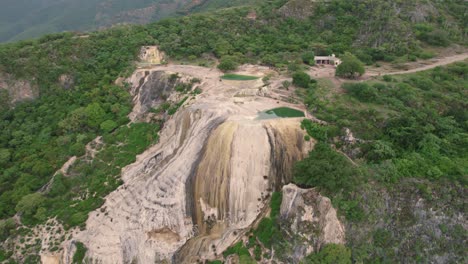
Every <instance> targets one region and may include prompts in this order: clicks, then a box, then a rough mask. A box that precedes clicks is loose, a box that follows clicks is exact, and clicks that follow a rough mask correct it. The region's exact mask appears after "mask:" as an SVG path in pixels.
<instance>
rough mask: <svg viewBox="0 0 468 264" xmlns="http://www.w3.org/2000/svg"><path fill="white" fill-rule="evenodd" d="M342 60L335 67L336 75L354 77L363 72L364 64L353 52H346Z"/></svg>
mask: <svg viewBox="0 0 468 264" xmlns="http://www.w3.org/2000/svg"><path fill="white" fill-rule="evenodd" d="M342 61H343V62H342V63H341V64H340V65H338V67H337V68H336V76H339V77H343V78H349V79H354V78H356V77H359V76H362V75H363V74H364V73H365V69H364V64H363V63H362V62H361V61H360V60H359V59H358V58H356V56H354V55H353V54H351V53H349V52H346V53H345V55H344V56H343V58H342Z"/></svg>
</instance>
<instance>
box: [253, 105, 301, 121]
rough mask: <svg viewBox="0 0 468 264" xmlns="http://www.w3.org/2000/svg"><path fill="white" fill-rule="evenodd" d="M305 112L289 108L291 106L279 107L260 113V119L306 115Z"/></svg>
mask: <svg viewBox="0 0 468 264" xmlns="http://www.w3.org/2000/svg"><path fill="white" fill-rule="evenodd" d="M304 116H305V115H304V112H302V111H300V110H297V109H293V108H289V107H278V108H274V109H270V110H267V111H263V112H260V113H258V117H257V119H258V120H263V119H274V118H288V117H304Z"/></svg>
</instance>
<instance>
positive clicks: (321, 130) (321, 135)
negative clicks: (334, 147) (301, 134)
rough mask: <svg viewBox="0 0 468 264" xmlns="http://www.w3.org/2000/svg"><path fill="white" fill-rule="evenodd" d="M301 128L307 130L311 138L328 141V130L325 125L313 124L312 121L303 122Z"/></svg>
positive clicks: (305, 120)
mask: <svg viewBox="0 0 468 264" xmlns="http://www.w3.org/2000/svg"><path fill="white" fill-rule="evenodd" d="M301 128H302V129H305V130H306V132H307V134H308V135H309V136H310V137H312V138H315V139H317V140H318V141H323V142H325V141H327V139H328V128H327V127H326V126H324V125H321V124H318V123H315V122H312V120H310V119H304V120H302V122H301ZM309 140H310V138H309Z"/></svg>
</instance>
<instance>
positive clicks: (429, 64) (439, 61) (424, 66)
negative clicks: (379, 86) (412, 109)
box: [364, 53, 468, 78]
mask: <svg viewBox="0 0 468 264" xmlns="http://www.w3.org/2000/svg"><path fill="white" fill-rule="evenodd" d="M466 59H468V53H462V54H458V55H454V56H448V57H442V58H435V59H432V60H429V61H420V62H415V63H412V64H410V65H409V67H411V66H414V65H416V68H413V69H408V70H404V71H387V70H383V71H381V72H378V71H376V70H377V69H370V70H369V71H368V73H366V74H365V76H364V78H366V76H368V77H372V76H378V75H398V74H408V73H415V72H420V71H425V70H430V69H433V68H435V67H438V66H444V65H447V64H451V63H454V62H457V61H463V60H466Z"/></svg>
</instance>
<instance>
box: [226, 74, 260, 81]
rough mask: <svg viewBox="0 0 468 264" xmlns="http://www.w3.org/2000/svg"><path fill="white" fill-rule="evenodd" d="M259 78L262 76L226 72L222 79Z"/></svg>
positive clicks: (247, 79) (249, 79)
mask: <svg viewBox="0 0 468 264" xmlns="http://www.w3.org/2000/svg"><path fill="white" fill-rule="evenodd" d="M258 78H260V77H257V76H249V75H240V74H233V73H227V74H224V75H223V76H221V79H223V80H230V81H251V80H257V79H258Z"/></svg>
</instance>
